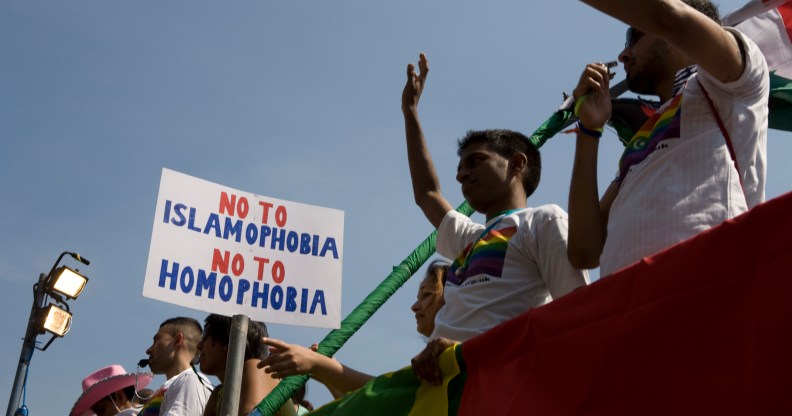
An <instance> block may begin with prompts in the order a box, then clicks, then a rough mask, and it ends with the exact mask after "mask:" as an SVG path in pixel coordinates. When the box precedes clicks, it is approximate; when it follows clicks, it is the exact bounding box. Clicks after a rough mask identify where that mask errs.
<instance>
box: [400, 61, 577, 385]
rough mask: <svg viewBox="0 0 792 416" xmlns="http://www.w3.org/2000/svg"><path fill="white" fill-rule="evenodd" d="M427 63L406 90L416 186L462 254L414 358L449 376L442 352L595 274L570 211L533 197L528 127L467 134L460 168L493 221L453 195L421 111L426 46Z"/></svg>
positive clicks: (421, 372)
mask: <svg viewBox="0 0 792 416" xmlns="http://www.w3.org/2000/svg"><path fill="white" fill-rule="evenodd" d="M419 67H420V74H418V73H416V72H415V70H414V66H413V65H412V64H410V65H408V67H407V84H406V85H405V87H404V91H403V93H402V112H403V113H404V123H405V132H406V138H407V157H408V161H409V167H410V175H411V177H412V185H413V192H414V195H415V202H416V203H417V204H418V206H419V207H420V208H421V209H422V210H423V212H424V214H425V215H426V218H427V219H428V220H429V222H431V223H432V225H434V226H435V227H436V228H437V231H438V233H437V252H438V253H440V254H441V255H443V256H445V257H447V258H450V259H454V261H453V264H452V266H451V268H450V269H449V272H448V276H447V280H446V286H445V292H444V296H445V306H444V307H443V308H441V309H440V311H439V312H438V314H437V317H436V318H435V329H434V332H433V333H432V335H431V337H430V338H431V339H432V341H430V342H429V344H428V345H427V347H426V348H425V349H424V351H423V352H421V353H420V354H419V355H418V356H416V357H415V358H414V359H413V368H414V370H415V372H416V374H417V375H418V377H420V378H422V379H425V380H427V381H429V382H430V383H433V384H439V382H440V380H441V374H440V371H439V368H438V366H437V356H438V355H439V353H440V352H441V351H442V350H443V349H444V348H445V347H448V346H450V345H451V344H452V343H453V342H454V341H465V340H467V339H469V338H472V337H473V336H475V335H478V334H481V333H483V332H485V331H487V330H488V329H490V328H492V327H494V326H496V325H498V324H499V323H501V322H503V321H506V320H508V319H510V318H513V317H515V316H517V315H519V314H521V313H523V312H525V311H527V310H528V309H529V308H532V307H536V306H540V305H543V304H545V303H546V302H548V301H550V300H551V298H558V297H560V296H563V295H565V294H567V293H569V292H571V291H572V290H574V289H576V288H578V287H580V286H584V285H585V284H586V283H587V280H588V275H587V273H586V272H585V271H581V270H578V269H576V268H574V267H572V265H571V264H570V263H569V261H568V259H567V257H566V251H567V216H566V213H565V212H564V211H563V210H562V209H561V208H560V207H558V206H556V205H543V206H539V207H535V208H530V207H528V206H527V201H526V200H527V198H528V197H529V196H530V195H531V194H532V193H533V192H534V190H535V189H536V187H537V185H538V184H539V177H540V173H541V159H540V156H539V150H538V149H537V148H536V147H535V146H534V145H533V144H531V143H530V141H529V140H528V138H526V137H525V136H523V135H522V134H520V133H517V132H513V131H508V130H484V131H470V132H468V134H467V135H466V136H465V137H464V138H462V139H461V140H460V141H459V148H458V154H459V157H460V160H459V166H458V168H457V176H456V178H457V180H458V181H459V183H460V184H461V185H462V194H463V195H464V196H465V198H466V199H467V201H468V202H469V203H470V206H471V207H473V208H474V209H475V210H476V211H478V212H480V213H482V214H484V215H485V216H486V218H487V221H486V224H476V223H474V222H473V221H472V220H471V219H470V218H468V217H467V216H465V215H462V214H459V213H458V212H456V211H455V210H454V209H453V207H452V206H451V204H449V203H448V201H447V200H446V199H445V198H444V197H443V195H442V193H441V192H440V183H439V181H438V179H437V174H436V173H435V169H434V165H433V163H432V159H431V156H430V155H429V151H428V149H427V147H426V143H425V140H424V135H423V131H422V130H421V124H420V122H419V120H418V101H419V99H420V97H421V93H422V92H423V89H424V85H425V83H426V75H427V73H428V71H429V64H428V62H427V60H426V55H424V54H421V56H420V61H419Z"/></svg>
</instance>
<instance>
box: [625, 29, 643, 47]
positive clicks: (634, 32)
mask: <svg viewBox="0 0 792 416" xmlns="http://www.w3.org/2000/svg"><path fill="white" fill-rule="evenodd" d="M643 35H644V33H643V32H641V31H640V30H638V29H636V28H634V27H629V28H627V40H626V41H625V42H624V47H625V48H632V47H633V46H635V44H636V43H638V41H639V40H641V37H643Z"/></svg>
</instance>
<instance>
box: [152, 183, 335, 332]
mask: <svg viewBox="0 0 792 416" xmlns="http://www.w3.org/2000/svg"><path fill="white" fill-rule="evenodd" d="M343 234H344V213H343V211H339V210H335V209H329V208H322V207H316V206H311V205H306V204H301V203H297V202H290V201H284V200H280V199H276V198H272V197H266V196H260V195H255V194H252V193H248V192H242V191H238V190H236V189H232V188H228V187H225V186H222V185H218V184H215V183H212V182H208V181H205V180H202V179H198V178H194V177H191V176H188V175H185V174H182V173H179V172H175V171H172V170H169V169H163V170H162V178H161V181H160V189H159V197H158V198H157V208H156V212H155V214H154V227H153V230H152V234H151V247H150V249H149V258H148V264H147V267H146V276H145V281H144V284H143V296H145V297H148V298H152V299H157V300H160V301H163V302H168V303H172V304H176V305H181V306H186V307H189V308H194V309H198V310H202V311H206V312H212V313H218V314H222V315H228V316H232V315H236V314H243V315H247V316H248V317H250V318H251V319H254V320H259V321H264V322H267V323H280V324H289V325H303V326H311V327H322V328H337V327H338V325H339V323H340V317H341V263H342V261H341V260H342V254H343Z"/></svg>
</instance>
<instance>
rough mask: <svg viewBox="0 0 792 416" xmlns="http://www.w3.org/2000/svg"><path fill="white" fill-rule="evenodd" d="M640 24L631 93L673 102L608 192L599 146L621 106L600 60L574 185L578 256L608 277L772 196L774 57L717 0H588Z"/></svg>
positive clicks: (630, 66)
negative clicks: (600, 174) (600, 177)
mask: <svg viewBox="0 0 792 416" xmlns="http://www.w3.org/2000/svg"><path fill="white" fill-rule="evenodd" d="M584 2H585V3H587V4H589V5H591V6H593V7H594V8H596V9H598V10H600V11H602V12H604V13H606V14H608V15H611V16H613V17H615V18H617V19H619V20H621V21H623V22H625V23H627V24H628V25H629V26H630V27H629V29H628V30H627V43H626V44H625V47H624V50H623V51H622V52H621V54H619V61H621V62H622V63H623V64H624V70H625V72H626V73H627V83H628V86H629V88H630V90H631V91H633V92H636V93H638V94H650V95H657V96H658V97H660V101H661V103H662V104H661V106H660V107H659V109H658V110H657V111H656V112H655V113H654V115H653V116H652V117H650V118H649V120H648V121H647V122H646V123H645V124H644V125H643V127H642V128H641V129H640V130H639V131H638V132H637V133H636V134H635V136H634V137H633V139H632V141H631V142H630V143H629V144H628V145H627V146H626V148H625V151H624V154H623V155H622V158H621V160H620V162H619V172H618V174H617V178H616V180H615V181H614V182H613V183H611V185H610V186H609V187H608V189H607V190H606V191H605V193H604V195H603V196H602V199H601V200H600V198H599V191H598V189H597V153H598V144H599V140H598V139H599V136H600V135H601V132H602V127H603V125H604V124H605V122H606V121H607V120H608V118H609V117H610V115H611V105H610V95H609V92H608V87H609V86H608V83H609V79H610V77H609V74H608V70H607V68H606V67H605V66H604V65H602V64H590V65H588V66H587V67H586V69H585V70H584V72H583V74H582V76H581V78H580V81H579V83H578V85H577V87H576V88H575V90H574V97H575V99H576V104H577V105H576V106H577V108H579V124H578V134H577V147H576V151H575V162H574V167H573V173H572V184H571V188H570V194H569V259H570V261H571V262H572V264H574V265H576V266H577V267H581V268H593V267H596V266H597V265H599V266H600V272H601V275H602V276H606V275H609V274H611V273H613V272H615V271H617V270H619V269H621V268H623V267H625V266H628V265H630V264H632V263H634V262H636V261H638V260H640V259H641V258H642V257H644V256H648V255H651V254H654V253H656V252H658V251H660V250H662V249H664V248H666V247H669V246H671V245H674V244H676V243H678V242H680V241H683V240H685V239H687V238H690V237H692V236H693V235H695V234H697V233H699V232H701V231H703V230H705V229H708V228H710V227H713V226H715V225H717V224H720V223H721V222H723V221H724V220H727V219H729V218H732V217H734V216H736V215H739V214H740V213H743V212H745V211H746V210H748V209H750V208H752V207H754V206H755V205H757V204H759V203H760V202H762V201H763V200H764V189H765V174H766V168H765V162H766V152H767V142H766V140H767V114H768V110H767V100H768V91H769V80H768V70H767V64H766V62H765V60H764V57H763V56H762V53H761V52H760V51H759V48H758V47H757V46H756V45H755V44H754V43H753V42H752V41H751V40H750V39H748V38H747V37H745V36H744V35H743V34H742V33H740V32H739V31H737V30H735V29H732V28H724V27H722V26H721V25H720V20H719V17H718V12H717V9H716V8H715V6H713V5H712V3H711V2H710V1H709V0H685V1H684V2H683V1H679V0H643V1H634V0H584Z"/></svg>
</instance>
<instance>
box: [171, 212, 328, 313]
mask: <svg viewBox="0 0 792 416" xmlns="http://www.w3.org/2000/svg"><path fill="white" fill-rule="evenodd" d="M174 210H175V207H174ZM218 277H219V278H218ZM158 286H159V287H161V288H164V289H167V290H170V291H173V292H181V293H184V294H192V295H195V296H197V297H202V298H207V299H215V296H216V295H219V299H220V300H221V301H223V302H226V303H227V302H231V301H233V302H234V303H236V304H237V305H249V306H251V307H254V308H261V309H270V310H276V311H280V310H283V311H284V312H293V313H300V314H309V315H317V314H321V315H325V316H326V315H327V305H326V301H325V294H324V290H322V289H312V288H297V287H293V286H286V285H271V284H269V283H262V282H259V281H253V284H252V285H251V283H250V281H248V280H247V279H244V278H238V279H236V278H233V277H231V276H229V275H222V276H218V274H217V273H216V272H209V271H206V270H204V269H200V268H193V267H190V266H182V265H180V264H179V263H178V262H171V261H169V260H167V259H162V263H161V264H160V275H159V281H158ZM248 292H250V298H249V299H247V300H246V299H245V296H246V294H247V293H248Z"/></svg>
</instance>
